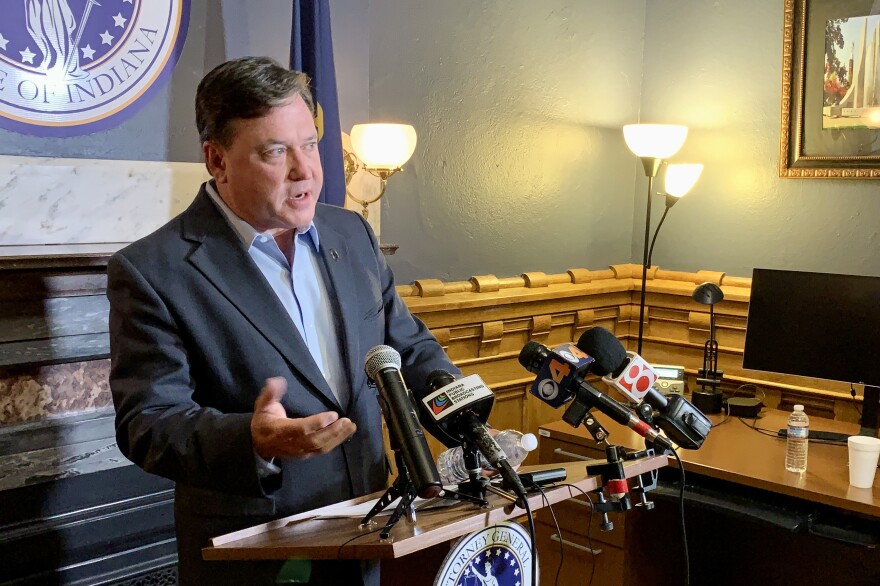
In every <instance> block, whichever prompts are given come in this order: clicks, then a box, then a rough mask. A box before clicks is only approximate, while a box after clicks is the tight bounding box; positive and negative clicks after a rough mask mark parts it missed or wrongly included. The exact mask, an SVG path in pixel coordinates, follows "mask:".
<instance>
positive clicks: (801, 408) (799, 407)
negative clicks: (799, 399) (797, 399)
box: [794, 405, 804, 411]
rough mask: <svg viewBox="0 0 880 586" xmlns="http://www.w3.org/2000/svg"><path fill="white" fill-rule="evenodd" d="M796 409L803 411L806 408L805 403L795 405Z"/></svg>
mask: <svg viewBox="0 0 880 586" xmlns="http://www.w3.org/2000/svg"><path fill="white" fill-rule="evenodd" d="M794 410H795V411H803V410H804V406H803V405H795V406H794Z"/></svg>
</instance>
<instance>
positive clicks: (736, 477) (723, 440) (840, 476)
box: [541, 409, 880, 517]
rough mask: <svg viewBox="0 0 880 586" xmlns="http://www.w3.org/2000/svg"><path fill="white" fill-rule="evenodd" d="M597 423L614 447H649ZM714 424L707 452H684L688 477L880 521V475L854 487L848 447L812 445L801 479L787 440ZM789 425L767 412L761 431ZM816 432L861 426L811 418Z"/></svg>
mask: <svg viewBox="0 0 880 586" xmlns="http://www.w3.org/2000/svg"><path fill="white" fill-rule="evenodd" d="M597 419H599V421H601V422H602V424H603V425H604V426H605V427H606V429H608V430H609V431H610V433H611V436H610V438H609V439H610V441H611V442H612V443H615V444H619V445H623V446H627V447H631V448H635V449H640V448H642V447H644V441H643V440H642V439H641V438H640V437H639V436H638V435H636V434H635V433H633V432H632V431H631V430H630V429H629V428H623V427H621V426H620V425H618V424H616V423H614V422H612V421H610V420H609V419H607V418H606V417H604V416H603V415H601V414H599V415H598V416H597ZM709 419H711V420H712V424H713V425H714V426H715V427H713V428H712V431H711V432H710V433H709V437H707V438H706V441H705V442H704V443H703V446H702V447H701V448H700V449H699V450H679V455H680V456H681V459H682V461H683V462H684V467H685V471H686V472H694V473H697V474H700V475H702V476H707V477H710V478H718V479H721V480H728V481H730V482H734V483H736V484H739V485H743V486H750V487H753V488H760V489H763V490H768V491H771V492H774V493H777V494H782V495H786V496H791V497H795V498H799V499H803V500H806V501H810V502H814V503H819V504H823V505H829V506H832V507H835V508H837V509H841V510H844V511H851V512H854V513H860V514H864V515H867V516H870V517H880V473H878V474H877V475H876V476H875V478H874V487H873V489H868V488H855V487H852V486H850V485H849V471H848V468H847V460H848V454H847V447H846V445H845V444H840V445H836V444H827V443H818V442H810V449H809V456H808V464H807V471H806V473H804V474H803V475H801V474H796V473H794V472H788V471H787V470H786V469H785V440H784V439H783V438H777V437H769V436H767V435H764V434H762V433H759V432H758V431H755V430H754V429H752V428H751V427H750V426H751V425H752V424H753V423H755V421H754V420H750V419H749V420H740V419H737V418H729V419H727V420H726V421H725V419H726V417H725V416H723V415H712V416H710V417H709ZM787 420H788V413H785V412H782V411H776V410H773V409H765V410H764V416H763V417H761V418H760V419H758V420H757V423H756V427H758V428H760V429H765V430H770V431H771V432H774V433H775V432H776V430H777V429H780V428H784V427H785V426H786V422H787ZM719 424H720V425H719ZM541 427H542V428H543V429H545V430H548V431H552V432H553V434H554V436H556V437H560V438H564V439H568V440H569V441H572V442H574V443H579V442H580V441H587V442H591V441H592V438H591V437H590V435H589V433H588V432H587V431H586V430H585V429H584V428H583V427H579V428H577V429H574V428H572V427H571V426H570V425H568V424H567V423H565V422H562V421H558V422H555V423H550V424H547V425H543V426H541ZM810 429H811V430H821V431H833V432H839V433H847V434H852V435H855V434H856V433H858V430H859V426H858V425H856V424H854V423H847V422H843V421H833V420H830V419H822V418H819V417H811V418H810ZM669 463H670V466H677V463H676V461H675V458H673V457H670V458H669Z"/></svg>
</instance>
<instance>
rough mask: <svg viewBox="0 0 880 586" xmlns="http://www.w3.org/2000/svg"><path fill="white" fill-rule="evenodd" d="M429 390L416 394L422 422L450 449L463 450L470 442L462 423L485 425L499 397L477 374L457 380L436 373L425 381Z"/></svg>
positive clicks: (443, 373) (441, 373)
mask: <svg viewBox="0 0 880 586" xmlns="http://www.w3.org/2000/svg"><path fill="white" fill-rule="evenodd" d="M425 387H426V388H425V389H424V390H422V391H416V392H415V393H414V395H415V397H416V402H417V403H418V404H419V408H420V409H419V412H420V413H421V417H419V419H420V420H421V422H422V425H424V426H425V429H427V430H428V432H429V433H430V434H431V435H433V436H434V437H436V438H437V439H438V440H440V441H441V442H442V443H443V445H445V446H446V447H447V448H454V447H456V446H460V445H461V443H462V441H463V440H464V439H466V438H465V437H464V435H463V433H464V432H463V429H462V426H461V423H460V421H459V419H461V418H468V419H474V420H476V423H477V424H480V425H482V424H484V423H486V421H487V420H488V419H489V413H490V412H491V411H492V405H493V404H494V403H495V393H493V392H492V390H491V389H490V388H489V387H487V386H486V385H485V384H484V383H483V380H482V379H481V378H480V376H479V375H476V374H472V375H470V376H466V377H463V378H461V379H458V380H456V379H455V377H454V376H453V375H451V374H450V373H448V372H446V371H445V370H435V371H433V372H432V373H431V374H429V375H428V378H427V379H426V380H425ZM487 459H488V458H487Z"/></svg>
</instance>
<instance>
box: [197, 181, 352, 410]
mask: <svg viewBox="0 0 880 586" xmlns="http://www.w3.org/2000/svg"><path fill="white" fill-rule="evenodd" d="M205 190H206V191H207V192H208V194H209V195H210V196H211V199H213V200H214V202H215V203H216V204H217V206H218V207H219V208H220V210H221V211H222V212H223V215H225V216H226V219H227V220H228V221H229V223H230V225H232V227H233V228H234V229H235V231H236V232H237V233H238V235H239V236H240V237H241V239H242V242H244V244H245V246H247V247H248V248H247V251H248V254H249V255H250V257H251V258H252V259H253V261H254V263H256V265H257V268H259V269H260V272H261V273H262V274H263V276H264V277H265V278H266V281H267V282H268V283H269V286H270V287H272V290H273V291H274V292H275V295H276V296H277V297H278V300H279V301H281V304H282V305H283V306H284V309H286V310H287V313H288V315H290V319H291V320H292V321H293V324H294V325H295V326H296V329H297V331H298V332H299V335H300V336H301V337H302V339H303V341H304V342H305V344H306V346H308V348H309V353H310V354H311V355H312V359H313V360H314V361H315V364H317V365H318V368H319V369H320V370H321V373H322V374H323V375H324V378H325V379H326V380H327V384H328V385H329V386H330V390H331V391H333V395H334V396H335V397H336V400H337V401H338V402H339V405H340V406H341V407H342V408H343V409H345V407H346V406H347V404H348V399H349V396H350V392H349V388H348V387H349V384H348V381H347V380H346V374H345V370H344V368H343V366H342V360H341V357H340V348H341V347H342V346H341V344H340V340H339V335H338V329H337V327H336V325H337V324H336V316H335V315H334V314H333V309H332V305H331V303H330V296H329V295H328V293H327V286H326V284H325V282H324V278H323V273H322V271H321V268H320V266H319V264H318V263H319V262H320V258H319V251H320V250H321V248H320V241H319V239H318V229H317V228H316V227H315V223H314V222H312V223H311V224H310V225H309V228H308V230H306V231H305V232H301V233H298V234H297V235H296V237H295V238H294V251H293V268H292V269H291V266H290V264H289V263H288V262H287V258H286V257H285V255H284V253H283V252H281V249H280V248H279V247H278V244H277V243H276V242H275V238H273V237H272V236H271V235H269V234H261V233H259V232H257V231H256V230H255V229H254V228H253V226H251V225H250V224H248V223H247V222H245V221H244V220H242V219H241V218H239V217H238V216H237V215H236V214H235V212H233V211H232V210H231V209H230V208H229V206H227V205H226V202H224V201H223V199H222V198H221V197H220V195H219V194H218V193H217V190H216V189H215V187H214V185H213V184H212V183H211V182H209V183H207V184H206V186H205Z"/></svg>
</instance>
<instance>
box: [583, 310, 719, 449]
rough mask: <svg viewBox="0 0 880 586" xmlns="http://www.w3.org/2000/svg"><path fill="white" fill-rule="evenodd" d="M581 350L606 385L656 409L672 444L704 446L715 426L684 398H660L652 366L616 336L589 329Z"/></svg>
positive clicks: (661, 427) (675, 396) (584, 336)
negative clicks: (585, 353)
mask: <svg viewBox="0 0 880 586" xmlns="http://www.w3.org/2000/svg"><path fill="white" fill-rule="evenodd" d="M577 346H578V348H580V349H581V350H583V351H584V352H587V353H588V354H590V355H591V356H593V357H594V358H595V359H596V362H595V363H594V364H593V372H594V373H595V374H598V375H600V376H602V381H603V382H605V383H606V384H607V385H608V386H610V387H613V388H615V389H617V390H618V391H620V392H621V393H622V394H623V395H624V396H626V397H627V398H629V399H630V400H632V401H633V402H635V403H641V402H644V403H647V404H648V405H649V406H650V407H651V408H653V409H654V410H655V411H656V414H655V415H654V421H655V422H656V423H657V425H658V426H659V427H660V429H662V430H663V431H664V432H666V435H668V436H669V437H670V438H671V439H672V441H674V442H675V443H676V444H678V445H679V446H681V447H683V448H686V449H688V450H696V449H698V448H699V447H700V446H701V445H703V441H704V440H705V439H706V436H707V435H709V431H710V430H711V429H712V422H711V421H709V419H708V418H707V417H706V416H705V415H704V414H703V413H702V412H701V411H700V410H699V409H697V408H696V407H694V406H693V404H691V402H690V401H688V400H687V399H685V398H684V397H682V396H681V395H669V396H668V397H665V396H663V395H662V394H660V392H659V391H657V389H655V388H654V381H655V380H656V379H657V375H656V373H655V372H654V369H653V368H651V365H650V364H648V362H647V361H645V359H644V358H642V357H641V356H639V355H638V354H636V353H635V352H627V351H626V349H625V348H624V347H623V344H621V343H620V341H619V340H618V339H617V338H615V337H614V334H612V333H611V332H609V331H608V330H606V329H605V328H600V327H593V328H589V329H588V330H587V331H585V332H584V333H583V334H581V337H580V339H579V340H578V343H577Z"/></svg>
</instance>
